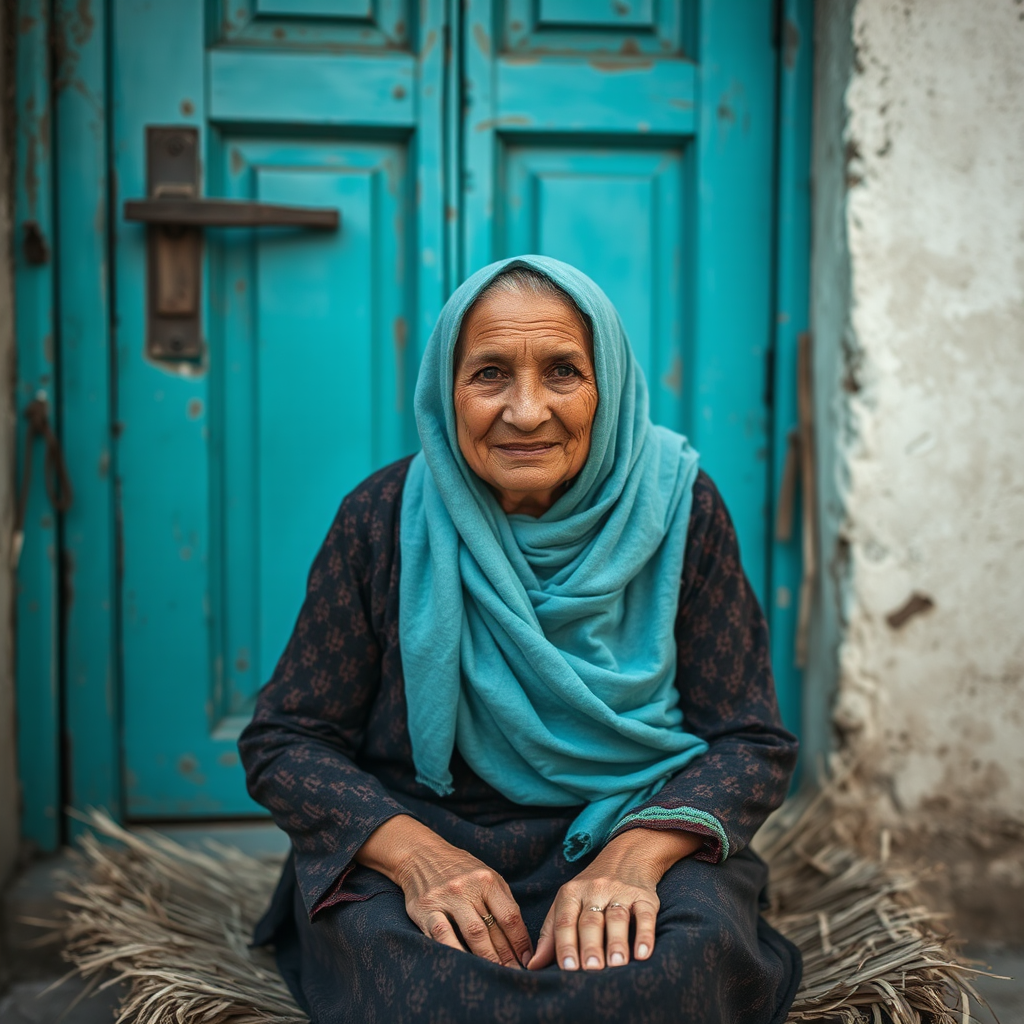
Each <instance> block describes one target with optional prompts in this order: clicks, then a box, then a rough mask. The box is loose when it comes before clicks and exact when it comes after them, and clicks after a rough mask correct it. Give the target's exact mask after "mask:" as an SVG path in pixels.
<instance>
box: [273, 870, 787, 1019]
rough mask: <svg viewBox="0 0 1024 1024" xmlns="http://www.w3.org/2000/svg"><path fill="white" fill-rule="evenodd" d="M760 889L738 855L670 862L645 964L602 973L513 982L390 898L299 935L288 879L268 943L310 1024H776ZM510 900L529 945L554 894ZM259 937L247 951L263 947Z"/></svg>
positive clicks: (780, 1006) (781, 979) (778, 971)
mask: <svg viewBox="0 0 1024 1024" xmlns="http://www.w3.org/2000/svg"><path fill="white" fill-rule="evenodd" d="M766 877H767V872H766V869H765V867H764V864H763V863H762V862H761V861H760V860H759V859H758V858H757V857H756V856H755V855H754V854H753V853H750V852H748V851H744V852H743V853H740V854H738V855H736V856H734V857H731V858H730V859H729V860H727V861H726V862H725V863H724V864H718V865H711V864H707V863H704V862H702V861H697V860H693V859H687V860H684V861H680V862H679V863H678V864H677V865H676V866H675V867H673V868H672V869H671V870H670V871H669V872H668V873H667V874H666V875H665V878H664V879H663V880H662V882H661V884H660V885H659V887H658V895H659V897H660V898H661V911H660V913H659V915H658V930H657V940H656V943H655V949H654V953H653V955H652V956H651V957H650V959H649V960H647V961H633V962H631V963H629V964H628V965H626V966H624V967H616V968H606V969H605V970H603V971H592V972H588V971H576V972H564V971H559V970H558V969H557V968H555V967H551V968H548V969H545V970H543V971H538V972H532V971H516V970H510V969H509V968H507V967H500V966H496V965H494V964H491V963H489V962H488V961H486V960H482V959H481V958H479V957H476V956H473V955H471V954H468V953H462V952H459V951H458V950H452V949H449V948H448V947H444V946H441V945H439V944H438V943H436V942H435V941H434V940H433V939H430V938H428V937H426V936H424V935H423V934H422V933H421V932H420V931H419V930H418V929H417V928H416V926H415V925H414V924H413V923H412V922H411V921H410V920H409V918H408V916H407V915H406V912H405V903H404V898H403V896H402V892H401V890H400V889H399V888H398V887H397V886H393V887H389V888H387V889H385V891H383V892H381V893H379V894H378V895H376V896H374V897H372V898H371V899H368V900H365V901H362V902H350V903H344V904H340V905H338V906H335V907H332V908H330V909H328V910H325V911H323V912H322V913H321V914H320V915H318V917H317V920H316V922H315V923H313V924H310V923H309V921H308V919H307V917H306V913H305V910H304V908H303V905H302V900H301V898H300V896H299V894H298V891H297V887H296V886H295V885H294V881H293V880H292V881H291V884H290V885H289V879H288V876H287V874H286V876H285V878H283V879H282V887H281V889H280V890H279V892H278V894H277V897H275V903H276V907H277V911H276V918H277V919H276V922H275V923H276V927H273V936H272V940H273V941H274V942H275V943H276V945H277V950H278V962H279V964H280V967H281V970H282V973H283V974H284V975H285V978H286V980H287V981H288V983H289V986H290V987H291V988H292V991H293V993H294V994H295V995H296V997H297V998H299V1000H300V1002H301V1003H302V1004H303V1005H304V1007H305V1008H306V1009H307V1012H309V1013H310V1016H311V1017H312V1019H313V1021H314V1024H349V1022H359V1024H363V1022H366V1024H385V1022H386V1024H406V1022H408V1024H428V1022H429V1024H462V1022H464V1021H465V1022H468V1021H490V1020H494V1021H499V1022H501V1024H528V1022H534V1021H537V1022H550V1024H559V1022H563V1021H565V1022H568V1021H576V1020H592V1021H594V1022H609V1024H627V1022H628V1024H661V1022H665V1024H668V1022H675V1021H686V1022H688V1024H718V1022H723V1024H724V1022H728V1024H781V1022H782V1021H783V1020H785V1016H786V1012H787V1011H788V1008H789V1005H790V1003H791V1002H792V998H793V995H794V994H795V991H796V986H797V983H798V982H799V974H800V968H799V955H798V954H797V952H796V950H795V949H794V948H793V947H792V946H791V945H790V944H789V943H788V942H787V941H786V940H785V939H783V938H782V937H781V936H780V935H778V933H776V932H774V931H773V930H772V929H771V928H769V927H768V925H766V924H765V923H764V921H763V920H761V919H760V917H759V914H758V899H759V896H760V894H761V891H762V890H763V888H764V883H765V880H766ZM293 878H294V876H292V879H293ZM512 891H513V894H514V895H515V897H516V899H517V901H518V902H519V905H520V907H521V909H522V911H523V917H524V920H525V922H526V925H527V927H528V929H529V931H530V934H531V936H532V938H533V939H534V941H535V942H536V938H537V935H538V933H539V931H540V926H541V923H542V922H543V919H544V916H545V914H546V913H547V909H548V907H549V906H550V904H551V901H552V900H553V899H554V896H555V893H554V891H551V892H546V891H545V892H542V891H538V887H537V886H536V885H530V884H528V883H520V884H516V883H513V884H512ZM286 902H290V903H291V913H288V910H287V908H286V905H285V904H286ZM274 915H275V910H274V908H272V909H271V911H270V912H269V914H268V918H273V917H274ZM265 924H271V922H270V921H267V922H265ZM262 931H263V934H262V937H260V936H258V939H257V941H261V940H262V941H267V940H268V939H270V938H271V936H270V935H269V934H268V932H269V929H268V928H263V929H262Z"/></svg>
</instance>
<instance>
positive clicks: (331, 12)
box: [256, 0, 373, 20]
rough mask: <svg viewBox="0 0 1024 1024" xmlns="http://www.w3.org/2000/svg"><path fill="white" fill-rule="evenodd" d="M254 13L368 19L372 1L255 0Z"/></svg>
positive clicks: (371, 11) (370, 13)
mask: <svg viewBox="0 0 1024 1024" xmlns="http://www.w3.org/2000/svg"><path fill="white" fill-rule="evenodd" d="M256 13H257V14H284V15H288V16H291V17H298V18H317V17H326V18H339V17H340V18H357V19H360V20H362V19H367V20H369V19H370V18H371V17H372V16H373V3H372V0H256Z"/></svg>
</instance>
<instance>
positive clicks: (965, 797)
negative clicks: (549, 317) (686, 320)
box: [819, 0, 1024, 884]
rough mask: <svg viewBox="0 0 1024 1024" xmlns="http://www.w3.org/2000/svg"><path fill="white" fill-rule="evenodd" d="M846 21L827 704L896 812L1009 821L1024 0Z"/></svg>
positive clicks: (910, 0)
mask: <svg viewBox="0 0 1024 1024" xmlns="http://www.w3.org/2000/svg"><path fill="white" fill-rule="evenodd" d="M821 6H822V5H819V9H820V7H821ZM853 40H854V71H853V74H852V77H851V79H850V83H849V87H848V89H847V93H846V105H847V116H848V120H847V126H846V154H845V155H846V158H847V164H846V183H847V188H848V192H847V197H846V231H847V237H848V245H849V259H850V273H851V283H852V289H851V307H850V324H851V327H852V333H851V335H850V337H849V338H848V339H847V342H848V344H847V346H846V352H845V357H844V359H845V381H846V390H845V391H844V392H843V396H844V397H843V398H842V399H841V400H842V401H843V402H844V403H845V406H846V408H845V416H844V419H845V422H846V423H847V424H848V428H849V429H848V430H847V431H846V432H845V433H842V434H841V435H840V436H838V437H832V438H824V439H823V440H824V442H825V444H826V446H827V445H829V444H833V445H837V446H838V454H839V458H838V460H837V463H836V465H835V467H833V473H834V476H833V479H832V482H833V483H835V484H836V486H837V487H838V489H839V490H841V491H842V494H843V503H844V505H845V513H844V515H845V522H844V523H843V524H842V528H841V532H842V534H843V535H844V536H845V538H846V540H847V541H848V542H849V563H848V568H847V570H846V573H847V575H846V579H845V581H844V582H845V596H846V601H845V609H844V613H845V614H844V617H845V619H846V626H845V636H844V639H843V642H842V644H841V647H840V680H839V692H838V700H837V704H836V709H835V716H834V721H835V724H836V725H837V726H838V727H839V729H840V733H841V735H842V738H843V741H844V744H843V745H844V747H845V749H846V750H847V751H849V752H851V753H852V754H853V755H855V756H857V755H859V756H861V757H862V758H864V759H865V766H866V767H867V768H868V770H869V771H870V772H872V773H874V774H875V776H876V778H877V779H878V780H879V781H881V782H883V783H884V787H883V788H884V789H885V791H886V792H888V794H889V795H890V796H891V803H890V809H891V810H892V811H893V812H896V813H898V814H900V815H901V816H902V817H903V818H904V820H913V819H914V818H915V817H916V816H918V815H919V814H921V816H922V817H924V816H925V815H924V813H923V812H929V815H930V816H931V817H933V818H934V817H935V816H936V812H937V813H938V815H939V816H940V817H941V819H942V820H944V821H945V822H946V823H947V824H948V825H949V827H951V828H955V827H957V825H958V822H959V821H962V819H963V818H964V817H969V818H972V819H975V820H977V819H979V818H987V819H989V820H992V821H1000V822H1004V823H1012V822H1017V823H1024V2H1022V0H899V2H896V0H857V3H856V6H855V8H854V11H853ZM819 401H820V399H819ZM828 461H829V460H828V459H826V462H828ZM915 593H917V594H920V595H924V596H926V597H927V598H928V599H930V600H931V601H933V602H934V607H933V608H932V609H931V610H927V611H924V612H922V613H920V614H918V615H917V616H915V617H913V618H911V619H910V620H909V621H907V622H906V624H905V625H903V626H902V627H900V628H894V627H893V626H892V625H890V624H889V623H887V616H889V615H890V614H891V613H893V612H894V611H895V610H897V609H899V608H900V607H901V606H903V605H904V603H905V602H906V601H907V600H908V599H909V598H910V597H911V596H912V595H913V594H915ZM1022 884H1024V877H1022Z"/></svg>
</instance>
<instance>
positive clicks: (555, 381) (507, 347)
mask: <svg viewBox="0 0 1024 1024" xmlns="http://www.w3.org/2000/svg"><path fill="white" fill-rule="evenodd" d="M454 399H455V419H456V422H457V424H458V437H459V449H460V450H461V452H462V455H463V457H464V458H465V460H466V462H467V463H469V466H470V468H471V469H472V470H473V472H474V473H476V475H477V476H479V477H480V478H481V479H482V480H483V481H485V482H486V483H488V484H490V486H491V487H492V488H493V489H494V491H495V493H496V494H497V496H498V500H499V501H500V503H501V506H502V508H503V509H504V510H505V511H506V512H508V513H512V512H521V513H525V514H527V515H533V516H539V515H542V514H543V513H544V512H546V511H547V510H548V509H549V508H550V507H551V506H552V504H554V502H555V500H556V499H557V498H558V497H559V496H560V495H561V494H562V492H563V491H564V490H565V488H566V485H567V484H568V483H569V481H570V480H572V479H573V477H575V476H576V474H577V473H579V471H580V470H581V469H582V468H583V465H584V463H585V462H586V461H587V455H588V454H589V452H590V434H591V428H592V427H593V424H594V413H595V412H596V411H597V381H596V380H595V377H594V360H593V355H592V353H591V346H590V343H589V341H588V339H587V336H586V334H585V333H584V331H583V329H582V328H581V326H580V324H579V322H578V318H577V316H576V314H575V311H574V310H573V309H572V308H571V307H570V305H569V303H568V301H566V300H563V299H559V298H556V297H554V296H546V295H544V296H538V295H528V294H524V295H519V294H511V293H508V292H501V291H495V292H491V293H490V294H488V295H485V296H484V297H483V298H482V299H480V300H479V301H478V302H477V303H476V305H474V306H473V308H472V309H471V310H470V312H469V315H468V316H467V317H466V319H465V320H464V321H463V324H462V334H461V338H460V341H459V344H458V346H457V347H456V351H455V387H454Z"/></svg>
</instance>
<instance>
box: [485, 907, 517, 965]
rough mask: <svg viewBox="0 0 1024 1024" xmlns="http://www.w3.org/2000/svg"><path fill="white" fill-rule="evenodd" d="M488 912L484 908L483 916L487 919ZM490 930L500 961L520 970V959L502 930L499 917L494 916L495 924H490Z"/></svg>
mask: <svg viewBox="0 0 1024 1024" xmlns="http://www.w3.org/2000/svg"><path fill="white" fill-rule="evenodd" d="M487 914H488V911H487V910H484V911H483V912H482V914H481V916H482V917H484V918H485V919H486V917H487ZM491 917H494V915H493V914H491ZM484 924H487V921H486V920H484ZM488 931H489V933H490V937H491V945H492V946H494V952H495V953H497V954H498V961H499V962H500V963H501V965H502V966H503V967H514V968H515V969H516V970H519V969H520V967H521V965H520V963H519V959H518V958H517V957H516V954H515V951H514V950H513V949H512V946H511V944H510V943H509V941H508V938H507V937H506V935H505V933H504V932H503V931H502V930H501V927H500V926H499V924H498V919H497V918H494V923H493V924H491V925H488Z"/></svg>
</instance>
